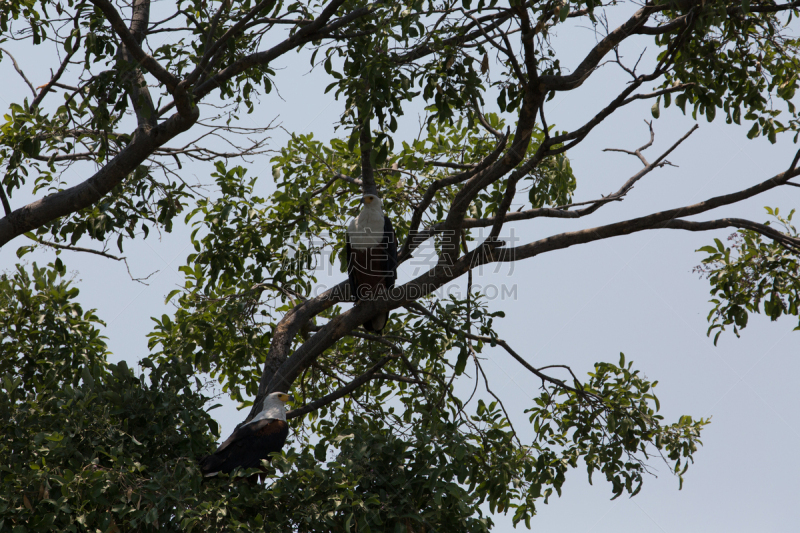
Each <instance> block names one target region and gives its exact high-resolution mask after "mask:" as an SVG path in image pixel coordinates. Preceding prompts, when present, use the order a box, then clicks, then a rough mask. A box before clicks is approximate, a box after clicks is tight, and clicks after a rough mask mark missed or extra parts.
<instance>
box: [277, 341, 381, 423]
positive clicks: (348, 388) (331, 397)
mask: <svg viewBox="0 0 800 533" xmlns="http://www.w3.org/2000/svg"><path fill="white" fill-rule="evenodd" d="M396 357H397V355H395V354H391V355H387V356H386V357H384V358H383V359H381V360H380V361H378V362H377V363H376V364H375V365H374V366H373V367H372V368H370V369H369V370H367V371H366V372H364V373H363V374H361V375H360V376H358V377H357V378H355V379H354V380H353V381H351V382H350V383H348V384H347V385H345V386H344V387H341V388H339V389H337V390H335V391H334V392H332V393H330V394H328V395H327V396H325V397H323V398H320V399H319V400H315V401H313V402H311V403H309V404H306V405H304V406H303V407H300V408H299V409H292V410H291V411H289V412H288V413H286V418H287V420H291V419H292V418H297V417H298V416H302V415H305V414H307V413H310V412H311V411H316V410H317V409H319V408H320V407H324V406H326V405H329V404H332V403H333V402H335V401H336V400H338V399H339V398H341V397H343V396H344V395H346V394H349V393H351V392H353V391H354V390H356V389H357V388H359V387H360V386H361V385H363V384H364V383H366V382H367V381H369V380H370V379H373V377H374V374H375V373H376V372H377V371H378V370H380V369H381V368H383V367H384V366H385V365H386V363H388V362H389V361H391V360H392V359H394V358H396Z"/></svg>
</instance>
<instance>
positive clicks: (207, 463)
mask: <svg viewBox="0 0 800 533" xmlns="http://www.w3.org/2000/svg"><path fill="white" fill-rule="evenodd" d="M224 462H225V461H224V459H222V458H221V457H219V456H217V455H214V454H211V455H206V456H205V457H203V458H202V459H200V461H199V463H200V471H201V472H202V473H203V477H211V476H216V475H217V474H219V471H220V470H221V469H222V463H224Z"/></svg>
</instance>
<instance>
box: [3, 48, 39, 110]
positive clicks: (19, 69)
mask: <svg viewBox="0 0 800 533" xmlns="http://www.w3.org/2000/svg"><path fill="white" fill-rule="evenodd" d="M0 51H2V52H4V53H5V54H6V55H8V57H10V58H11V63H12V64H13V65H14V70H16V71H17V74H19V75H20V76H22V79H23V80H25V83H27V84H28V87H30V88H31V92H32V93H33V97H34V98H36V89H34V88H33V84H32V83H31V82H30V80H29V79H28V78H27V76H25V73H24V72H22V69H21V68H19V65H18V64H17V60H16V59H14V56H12V55H11V52H9V51H8V50H6V49H5V48H0Z"/></svg>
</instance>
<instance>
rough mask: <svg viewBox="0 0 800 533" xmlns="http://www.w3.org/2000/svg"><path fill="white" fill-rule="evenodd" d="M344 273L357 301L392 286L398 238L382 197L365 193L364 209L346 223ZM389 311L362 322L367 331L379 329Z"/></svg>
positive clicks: (387, 316) (368, 298) (395, 268)
mask: <svg viewBox="0 0 800 533" xmlns="http://www.w3.org/2000/svg"><path fill="white" fill-rule="evenodd" d="M345 253H346V254H347V276H348V277H349V278H350V288H351V289H352V292H353V294H354V295H355V299H356V302H358V301H359V300H370V299H373V298H375V296H376V295H377V294H378V293H380V292H381V291H386V289H391V288H392V287H394V282H395V281H396V280H397V239H396V238H395V235H394V228H392V222H391V221H390V220H389V217H386V216H384V215H383V210H382V209H381V199H380V198H378V197H377V196H375V195H374V194H365V195H364V209H362V210H361V213H359V215H358V216H357V217H355V218H354V219H353V220H352V221H351V222H350V225H349V226H348V227H347V244H346V248H345ZM388 320H389V313H381V314H379V315H378V316H376V317H374V318H372V319H371V320H369V321H367V323H366V324H364V329H366V330H367V331H374V332H378V333H379V332H381V331H382V330H383V327H384V326H385V325H386V322H387V321H388Z"/></svg>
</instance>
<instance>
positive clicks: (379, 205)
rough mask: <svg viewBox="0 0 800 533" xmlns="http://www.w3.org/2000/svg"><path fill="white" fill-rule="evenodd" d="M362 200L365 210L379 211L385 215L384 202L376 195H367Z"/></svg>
mask: <svg viewBox="0 0 800 533" xmlns="http://www.w3.org/2000/svg"><path fill="white" fill-rule="evenodd" d="M361 200H362V201H363V202H364V210H378V211H381V213H383V202H381V199H380V198H378V197H377V196H375V195H374V194H365V195H364V197H363V198H362V199H361Z"/></svg>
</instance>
